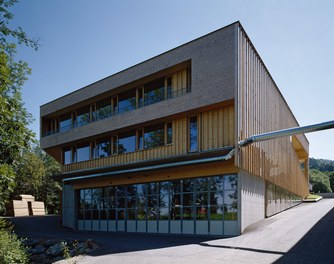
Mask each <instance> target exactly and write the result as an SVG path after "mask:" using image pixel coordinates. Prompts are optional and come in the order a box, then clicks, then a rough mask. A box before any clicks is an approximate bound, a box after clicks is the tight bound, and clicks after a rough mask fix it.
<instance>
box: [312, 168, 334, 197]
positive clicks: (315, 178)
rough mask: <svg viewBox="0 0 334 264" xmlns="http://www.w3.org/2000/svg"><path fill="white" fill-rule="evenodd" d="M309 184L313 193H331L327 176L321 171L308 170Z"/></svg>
mask: <svg viewBox="0 0 334 264" xmlns="http://www.w3.org/2000/svg"><path fill="white" fill-rule="evenodd" d="M310 183H311V184H312V188H313V192H314V193H328V192H332V189H331V186H330V182H329V177H328V175H326V174H325V173H323V172H321V171H318V170H310Z"/></svg>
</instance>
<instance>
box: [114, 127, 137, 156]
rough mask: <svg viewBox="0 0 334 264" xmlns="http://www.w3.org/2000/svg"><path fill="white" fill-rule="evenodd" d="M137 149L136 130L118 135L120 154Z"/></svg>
mask: <svg viewBox="0 0 334 264" xmlns="http://www.w3.org/2000/svg"><path fill="white" fill-rule="evenodd" d="M135 150H136V132H135V131H133V132H129V133H124V134H120V135H119V136H118V154H122V153H128V152H133V151H135Z"/></svg>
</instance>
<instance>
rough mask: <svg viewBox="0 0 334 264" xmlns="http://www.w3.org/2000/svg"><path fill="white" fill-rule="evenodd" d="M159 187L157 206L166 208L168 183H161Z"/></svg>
mask: <svg viewBox="0 0 334 264" xmlns="http://www.w3.org/2000/svg"><path fill="white" fill-rule="evenodd" d="M159 187H160V188H159V206H160V207H168V182H161V183H160V184H159Z"/></svg>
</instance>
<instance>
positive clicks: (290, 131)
mask: <svg viewBox="0 0 334 264" xmlns="http://www.w3.org/2000/svg"><path fill="white" fill-rule="evenodd" d="M331 128H334V120H333V121H328V122H323V123H319V124H315V125H309V126H303V127H294V128H287V129H283V130H278V131H274V132H269V133H264V134H258V135H254V136H251V137H249V138H246V139H245V140H242V141H240V142H239V144H238V145H239V147H246V146H248V145H250V144H253V143H256V142H260V141H267V140H272V139H275V138H280V137H288V136H293V135H297V134H304V133H310V132H316V131H321V130H326V129H331Z"/></svg>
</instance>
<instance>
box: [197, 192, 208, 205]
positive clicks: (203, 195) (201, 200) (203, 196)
mask: <svg viewBox="0 0 334 264" xmlns="http://www.w3.org/2000/svg"><path fill="white" fill-rule="evenodd" d="M196 205H197V206H199V205H204V206H207V205H208V193H207V192H197V193H196Z"/></svg>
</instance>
